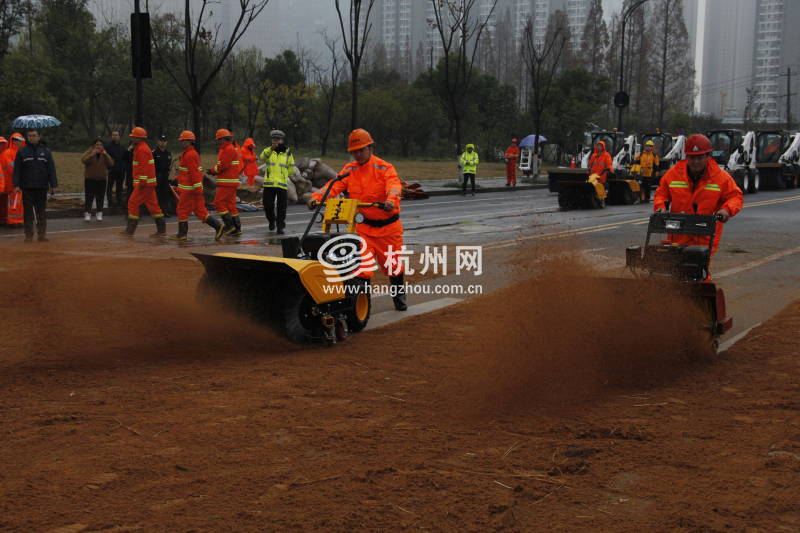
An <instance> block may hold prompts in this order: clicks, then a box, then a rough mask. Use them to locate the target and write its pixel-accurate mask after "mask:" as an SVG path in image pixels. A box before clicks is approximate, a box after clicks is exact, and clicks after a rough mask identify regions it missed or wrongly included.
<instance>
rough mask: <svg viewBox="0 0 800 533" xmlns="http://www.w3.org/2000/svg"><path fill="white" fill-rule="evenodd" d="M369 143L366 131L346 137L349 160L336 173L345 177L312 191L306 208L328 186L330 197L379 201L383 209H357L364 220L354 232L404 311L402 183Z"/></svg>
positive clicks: (363, 272) (365, 274) (364, 276)
mask: <svg viewBox="0 0 800 533" xmlns="http://www.w3.org/2000/svg"><path fill="white" fill-rule="evenodd" d="M373 143H374V141H373V140H372V136H370V134H369V132H367V131H366V130H364V129H360V128H359V129H356V130H353V131H352V132H351V133H350V136H349V137H348V140H347V151H348V152H350V155H352V157H353V161H352V162H350V163H348V164H346V165H345V166H344V167H342V170H341V171H340V172H339V175H340V176H341V175H344V174H347V177H345V178H344V179H340V180H339V181H335V182H334V181H333V180H332V181H329V182H328V183H327V184H326V185H325V186H324V187H323V188H322V189H321V190H320V191H318V192H316V193H314V194H312V195H311V199H310V200H309V201H308V207H309V209H314V208H315V207H316V206H317V203H318V202H319V201H320V200H322V197H323V195H324V194H325V191H326V190H328V189H329V190H330V191H329V193H328V197H330V198H334V197H335V196H337V195H339V194H341V193H343V192H346V193H347V194H348V195H349V197H350V198H355V199H358V200H359V201H360V202H364V203H373V202H382V203H383V208H379V207H361V208H359V212H360V213H361V214H362V215H363V216H364V220H363V221H362V222H361V223H359V224H358V225H357V226H356V231H357V232H358V235H359V236H360V237H361V238H362V239H363V240H364V242H365V244H366V249H365V250H364V254H365V255H368V254H369V253H372V255H373V256H374V257H375V259H376V261H377V262H378V264H379V266H380V268H381V270H383V272H384V273H385V274H386V275H388V276H389V281H390V283H391V284H392V291H393V294H392V300H393V301H394V308H395V309H396V310H398V311H405V310H406V309H407V308H408V307H407V305H406V296H405V281H404V279H403V263H402V262H401V261H398V256H399V254H398V252H400V251H401V250H402V249H403V224H402V222H401V221H400V194H401V191H402V185H401V184H400V178H399V177H398V176H397V171H396V170H395V168H394V166H393V165H392V164H391V163H388V162H386V161H384V160H383V159H380V158H379V157H376V156H375V154H374V153H373V151H374V150H373ZM390 251H391V252H393V253H390ZM372 276H373V271H372V270H367V269H362V270H361V271H360V273H359V277H360V278H362V279H363V280H364V281H365V282H367V283H369V280H370V279H371V278H372Z"/></svg>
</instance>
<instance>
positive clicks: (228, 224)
mask: <svg viewBox="0 0 800 533" xmlns="http://www.w3.org/2000/svg"><path fill="white" fill-rule="evenodd" d="M222 222H224V223H225V227H224V228H222V234H223V235H230V234H231V233H233V232H234V231H236V226H235V225H234V223H233V217H232V216H231V214H230V213H225V214H224V215H222Z"/></svg>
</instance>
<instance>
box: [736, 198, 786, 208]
mask: <svg viewBox="0 0 800 533" xmlns="http://www.w3.org/2000/svg"><path fill="white" fill-rule="evenodd" d="M796 200H800V196H790V197H789V198H776V199H774V200H761V201H760V202H753V203H749V204H748V203H745V204H744V206H743V207H759V206H762V205H771V204H782V203H785V202H794V201H796Z"/></svg>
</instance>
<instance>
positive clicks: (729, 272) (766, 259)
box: [713, 248, 800, 278]
mask: <svg viewBox="0 0 800 533" xmlns="http://www.w3.org/2000/svg"><path fill="white" fill-rule="evenodd" d="M798 252H800V248H789V249H787V250H782V251H780V252H777V253H774V254H772V255H768V256H767V257H762V258H761V259H756V260H755V261H750V262H749V263H745V264H743V265H740V266H738V267H734V268H729V269H728V270H723V271H722V272H720V273H719V274H713V276H714V277H715V278H724V277H727V276H733V275H735V274H739V273H740V272H744V271H745V270H750V269H753V268H756V267H759V266H761V265H763V264H766V263H769V262H771V261H775V260H777V259H780V258H782V257H786V256H787V255H792V254H796V253H798Z"/></svg>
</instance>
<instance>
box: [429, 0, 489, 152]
mask: <svg viewBox="0 0 800 533" xmlns="http://www.w3.org/2000/svg"><path fill="white" fill-rule="evenodd" d="M478 4H479V2H478V0H431V6H432V7H433V20H432V21H430V22H432V23H433V25H434V26H435V28H436V30H437V31H438V33H439V38H440V39H441V42H442V53H443V57H442V61H443V71H442V74H443V76H444V79H443V80H442V81H441V84H440V91H441V92H440V95H441V97H442V99H443V104H444V108H445V111H446V113H447V116H448V118H449V120H450V124H451V129H455V136H456V138H455V141H456V146H455V150H456V153H458V151H459V150H460V148H461V140H462V139H461V121H462V119H463V118H464V115H465V114H466V96H467V94H469V89H470V85H471V84H472V76H473V70H474V66H475V59H476V57H477V52H478V48H479V46H478V45H479V44H480V40H481V35H482V34H483V31H484V30H485V29H486V26H487V25H488V22H489V19H490V18H491V17H492V13H494V8H495V7H496V6H497V0H489V4H488V5H489V10H488V13H486V15H485V16H480V15H476V14H475V12H474V10H475V8H476V7H477V6H478Z"/></svg>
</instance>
